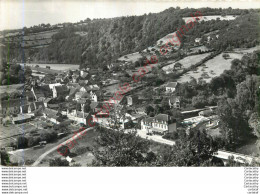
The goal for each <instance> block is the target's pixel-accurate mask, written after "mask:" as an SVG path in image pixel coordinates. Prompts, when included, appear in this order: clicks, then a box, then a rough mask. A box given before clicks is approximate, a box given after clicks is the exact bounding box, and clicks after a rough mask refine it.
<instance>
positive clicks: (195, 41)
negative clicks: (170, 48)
mask: <svg viewBox="0 0 260 194" xmlns="http://www.w3.org/2000/svg"><path fill="white" fill-rule="evenodd" d="M201 39H202V38H195V40H194V46H197V45H199V44H200V42H201Z"/></svg>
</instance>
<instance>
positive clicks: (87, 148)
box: [73, 146, 91, 155]
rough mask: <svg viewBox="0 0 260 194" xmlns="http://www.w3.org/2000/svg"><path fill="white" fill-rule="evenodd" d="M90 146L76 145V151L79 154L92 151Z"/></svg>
mask: <svg viewBox="0 0 260 194" xmlns="http://www.w3.org/2000/svg"><path fill="white" fill-rule="evenodd" d="M90 150H91V149H90V147H88V146H83V147H75V148H74V150H73V151H74V152H75V153H76V154H77V155H82V154H85V153H86V152H88V151H90Z"/></svg>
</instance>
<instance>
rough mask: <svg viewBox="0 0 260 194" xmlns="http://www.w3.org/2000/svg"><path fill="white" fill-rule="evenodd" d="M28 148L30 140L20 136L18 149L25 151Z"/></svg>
mask: <svg viewBox="0 0 260 194" xmlns="http://www.w3.org/2000/svg"><path fill="white" fill-rule="evenodd" d="M27 146H28V139H27V138H26V137H24V136H19V137H18V138H17V148H18V149H24V148H27Z"/></svg>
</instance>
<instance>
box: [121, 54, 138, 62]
mask: <svg viewBox="0 0 260 194" xmlns="http://www.w3.org/2000/svg"><path fill="white" fill-rule="evenodd" d="M140 58H142V55H141V54H140V53H138V52H136V53H131V54H128V55H124V56H122V57H120V58H119V59H118V60H119V61H127V62H133V63H134V62H136V61H138V59H140Z"/></svg>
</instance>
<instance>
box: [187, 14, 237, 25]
mask: <svg viewBox="0 0 260 194" xmlns="http://www.w3.org/2000/svg"><path fill="white" fill-rule="evenodd" d="M202 14H203V13H202ZM217 18H219V19H220V20H234V19H236V16H233V15H227V16H221V15H210V16H202V18H201V19H200V20H199V22H202V21H205V22H206V21H210V20H216V19H217ZM182 19H183V20H184V21H185V23H186V22H187V21H188V20H189V19H191V20H192V21H193V18H192V17H183V18H182Z"/></svg>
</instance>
